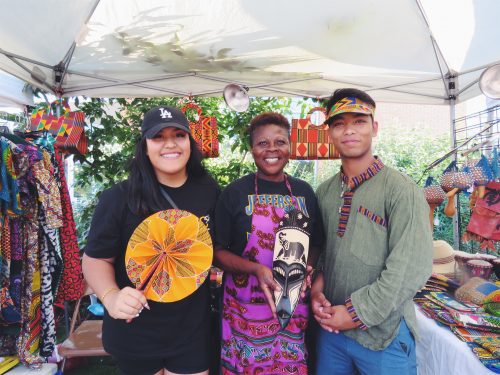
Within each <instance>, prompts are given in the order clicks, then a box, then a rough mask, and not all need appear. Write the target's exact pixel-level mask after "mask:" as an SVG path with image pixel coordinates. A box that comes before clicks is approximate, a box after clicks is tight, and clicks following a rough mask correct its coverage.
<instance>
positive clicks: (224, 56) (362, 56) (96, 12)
mask: <svg viewBox="0 0 500 375" xmlns="http://www.w3.org/2000/svg"><path fill="white" fill-rule="evenodd" d="M0 5H1V9H2V12H1V14H0V40H1V42H0V70H4V71H6V72H9V73H11V74H13V75H15V76H16V77H18V78H20V79H22V80H23V81H26V82H29V83H31V84H33V85H35V86H38V87H41V88H43V89H45V90H48V91H50V92H52V93H54V94H56V95H62V96H74V95H87V96H93V97H137V96H184V95H193V96H197V95H220V94H221V92H222V89H223V87H224V86H225V85H226V84H227V83H229V82H234V83H240V84H243V85H245V86H247V87H249V89H250V91H249V94H250V95H251V96H303V97H313V98H318V97H319V98H321V97H325V96H328V95H329V94H330V93H331V92H332V91H333V90H334V89H335V88H338V87H345V86H356V87H360V88H363V89H366V90H369V91H370V93H371V94H372V95H373V96H374V98H375V99H376V100H381V101H389V102H407V103H426V104H447V103H452V104H453V103H454V101H455V100H456V101H463V100H466V99H469V98H471V97H474V96H476V95H478V94H479V89H478V85H477V79H478V77H479V75H480V74H481V72H482V71H483V70H484V68H485V67H487V66H488V65H491V64H492V63H495V62H498V61H500V27H499V23H498V20H497V18H498V15H499V14H500V2H498V1H495V0H378V1H376V0H357V1H355V2H344V1H332V0H309V1H289V0H288V1H285V0H274V1H268V0H253V1H245V0H213V1H207V0H190V1H185V0H169V1H164V0H78V1H65V0H45V1H38V0H19V1H16V2H12V1H8V0H0Z"/></svg>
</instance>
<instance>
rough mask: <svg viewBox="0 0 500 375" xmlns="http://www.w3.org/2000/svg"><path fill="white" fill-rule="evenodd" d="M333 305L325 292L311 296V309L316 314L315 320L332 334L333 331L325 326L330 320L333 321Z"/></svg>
mask: <svg viewBox="0 0 500 375" xmlns="http://www.w3.org/2000/svg"><path fill="white" fill-rule="evenodd" d="M331 306H332V304H331V303H330V301H328V300H327V299H326V297H325V295H324V294H323V292H316V293H314V294H313V295H312V296H311V308H312V311H313V314H314V319H316V321H317V322H318V324H319V325H320V326H321V328H323V329H325V330H327V331H329V332H332V329H331V328H330V327H329V326H328V325H326V324H324V323H325V322H327V321H328V320H329V319H332V314H331V313H330V308H331Z"/></svg>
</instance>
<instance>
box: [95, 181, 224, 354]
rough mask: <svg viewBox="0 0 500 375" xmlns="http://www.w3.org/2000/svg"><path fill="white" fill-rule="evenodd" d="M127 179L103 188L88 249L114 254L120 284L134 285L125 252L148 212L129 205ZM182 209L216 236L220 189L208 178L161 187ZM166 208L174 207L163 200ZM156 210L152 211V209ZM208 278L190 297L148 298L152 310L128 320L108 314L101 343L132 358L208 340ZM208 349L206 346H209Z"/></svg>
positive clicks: (99, 254)
mask: <svg viewBox="0 0 500 375" xmlns="http://www.w3.org/2000/svg"><path fill="white" fill-rule="evenodd" d="M127 183H128V182H127V181H124V182H122V183H119V184H117V185H115V186H113V187H111V188H110V189H108V190H105V191H104V192H103V193H102V194H101V196H100V198H99V203H98V204H97V207H96V209H95V211H94V216H93V218H92V223H91V227H90V232H89V236H88V241H87V245H86V246H85V253H86V254H87V255H88V256H90V257H93V258H113V257H115V263H114V268H115V277H116V282H117V284H118V286H119V287H120V288H123V287H126V286H130V287H134V285H133V284H132V283H131V282H130V280H129V278H128V276H127V273H126V270H125V251H126V248H127V243H128V241H129V239H130V237H131V235H132V233H133V232H134V230H135V228H136V227H137V226H138V225H139V224H140V223H141V222H142V221H143V220H144V219H145V218H146V217H148V216H149V215H144V216H138V215H135V214H133V213H132V212H131V211H130V209H129V207H128V205H127ZM162 187H163V188H164V189H165V190H166V191H167V192H168V194H169V195H170V197H171V198H172V200H173V202H174V203H175V204H176V205H177V206H178V208H179V209H181V210H186V211H189V212H191V213H193V214H194V215H196V216H198V217H200V218H202V219H203V221H204V222H205V223H207V224H208V226H209V228H210V232H211V234H212V236H213V231H214V230H213V217H214V210H215V203H216V200H217V196H218V195H219V192H220V189H219V186H218V185H217V183H216V182H215V181H214V180H213V179H212V178H210V177H208V176H207V177H204V178H200V179H195V178H191V177H189V178H188V180H187V181H186V182H185V183H184V185H182V186H181V187H178V188H172V187H169V186H162ZM164 203H165V206H164V209H170V208H172V207H171V206H170V204H169V203H168V202H167V201H166V200H165V202H164ZM151 214H153V213H151ZM209 293H210V290H209V280H208V279H207V280H206V281H205V283H204V284H203V285H202V286H201V287H200V288H198V289H197V290H196V291H195V292H194V293H193V294H191V295H190V296H188V297H186V298H184V299H182V300H180V301H177V302H171V303H159V302H154V301H148V304H149V306H150V308H151V310H147V309H144V310H143V311H142V313H141V315H140V316H139V317H137V318H135V319H133V320H132V322H131V323H126V322H125V320H123V319H113V318H111V317H110V316H109V315H108V314H107V312H106V313H105V316H104V326H103V344H104V348H105V349H106V351H107V352H108V353H110V354H112V355H114V356H117V357H125V356H126V357H127V358H130V359H134V358H137V359H140V358H148V357H149V358H153V357H156V358H157V357H165V356H170V355H175V353H176V352H178V351H182V350H183V348H185V347H187V346H188V345H189V343H190V341H191V340H194V338H195V337H196V340H199V339H200V337H202V339H206V340H207V342H208V338H209V331H210V324H209V306H210V294H209ZM207 350H208V348H207Z"/></svg>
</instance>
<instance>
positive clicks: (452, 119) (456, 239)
mask: <svg viewBox="0 0 500 375" xmlns="http://www.w3.org/2000/svg"><path fill="white" fill-rule="evenodd" d="M455 116H456V114H455V99H454V98H451V99H450V128H451V145H452V148H455V147H456V146H457V138H456V134H455ZM453 159H454V160H455V161H457V154H456V153H455V154H453ZM457 198H458V194H455V197H454V198H453V199H454V200H455V206H456V207H457V210H456V212H455V215H453V218H452V219H453V248H454V249H458V250H460V228H459V217H458V215H460V207H459V206H458V205H459V204H460V199H457Z"/></svg>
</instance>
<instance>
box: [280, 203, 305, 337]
mask: <svg viewBox="0 0 500 375" xmlns="http://www.w3.org/2000/svg"><path fill="white" fill-rule="evenodd" d="M308 221H309V219H308V218H307V217H306V216H305V215H304V214H302V213H301V212H300V211H298V210H296V209H294V210H293V211H291V212H288V213H286V214H285V217H284V218H283V220H282V221H281V222H280V226H279V227H278V232H277V233H276V239H275V243H274V259H273V276H274V280H275V281H276V282H277V283H278V284H279V285H280V287H281V290H280V291H276V292H274V298H275V302H276V312H277V315H278V320H279V322H280V324H281V327H282V328H285V327H286V326H287V324H288V322H289V321H290V318H291V317H292V315H293V311H294V310H295V307H296V306H297V304H298V302H299V298H300V289H301V287H302V283H303V282H304V278H305V274H306V263H307V255H308V253H309V232H308V230H309V228H308ZM306 229H307V230H306Z"/></svg>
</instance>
